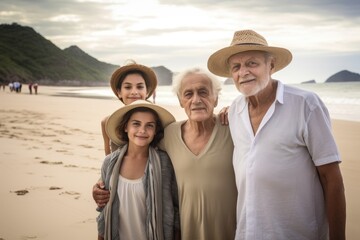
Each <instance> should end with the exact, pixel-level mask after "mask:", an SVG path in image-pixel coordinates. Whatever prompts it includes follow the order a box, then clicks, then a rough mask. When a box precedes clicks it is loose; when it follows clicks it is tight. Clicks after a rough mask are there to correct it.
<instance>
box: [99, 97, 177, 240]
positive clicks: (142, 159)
mask: <svg viewBox="0 0 360 240" xmlns="http://www.w3.org/2000/svg"><path fill="white" fill-rule="evenodd" d="M174 121H175V118H174V116H173V115H172V114H171V113H169V112H168V111H167V110H166V109H164V108H162V107H160V106H158V105H154V104H152V103H150V102H148V101H145V100H138V101H135V102H132V103H130V104H129V105H126V106H124V107H122V108H120V109H118V110H117V111H115V112H114V113H113V114H112V115H111V116H110V117H109V118H108V120H107V123H106V130H107V132H108V134H109V137H110V139H111V140H112V141H114V142H115V143H117V144H119V145H122V144H125V145H123V146H122V147H120V148H118V149H117V150H116V151H114V152H113V153H112V154H109V155H107V156H106V158H105V160H104V163H103V166H102V169H101V179H102V180H103V181H104V182H105V186H106V189H110V201H109V202H108V203H107V204H106V206H105V207H103V208H99V209H98V210H99V211H100V214H99V216H98V218H97V223H98V235H99V236H98V239H114V240H115V239H159V240H160V239H163V240H173V239H180V235H179V234H180V222H179V209H178V208H179V207H178V196H177V184H176V178H175V173H174V169H173V166H172V164H171V161H170V159H169V156H168V155H167V154H166V152H163V151H161V150H158V149H157V148H156V146H157V144H158V142H159V141H160V140H161V139H162V138H163V136H164V127H165V126H167V125H168V124H170V123H171V122H174Z"/></svg>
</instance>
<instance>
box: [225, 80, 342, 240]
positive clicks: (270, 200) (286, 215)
mask: <svg viewBox="0 0 360 240" xmlns="http://www.w3.org/2000/svg"><path fill="white" fill-rule="evenodd" d="M229 122H230V131H231V135H232V138H233V142H234V147H235V148H234V155H233V165H234V170H235V175H236V185H237V189H238V200H237V230H236V238H235V239H237V240H240V239H247V240H249V239H254V240H261V239H272V240H282V239H284V240H285V239H286V240H289V239H292V240H294V239H295V240H296V239H327V238H328V225H327V221H326V216H325V204H324V196H323V191H322V187H321V183H320V180H319V177H318V173H317V170H316V166H320V165H323V164H328V163H331V162H336V161H340V157H339V153H338V150H337V147H336V144H335V140H334V137H333V135H332V133H331V124H330V118H329V114H328V111H327V109H326V107H325V105H324V104H323V102H322V101H321V100H320V98H319V97H318V96H317V95H316V94H314V93H311V92H308V91H304V90H300V89H297V88H293V87H289V86H286V85H283V84H282V83H281V82H278V87H277V92H276V99H275V101H274V103H273V104H272V105H271V107H270V108H269V110H268V111H267V113H266V114H265V116H264V118H263V120H262V122H261V124H260V126H259V128H258V130H257V132H256V134H255V135H254V133H253V130H252V127H251V123H250V118H249V111H248V102H247V100H246V99H245V98H244V97H243V96H239V97H238V98H237V99H235V100H234V102H233V103H232V105H231V107H230V109H229Z"/></svg>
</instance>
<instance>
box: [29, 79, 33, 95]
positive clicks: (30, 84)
mask: <svg viewBox="0 0 360 240" xmlns="http://www.w3.org/2000/svg"><path fill="white" fill-rule="evenodd" d="M32 86H33V83H32V82H30V83H29V92H30V94H32Z"/></svg>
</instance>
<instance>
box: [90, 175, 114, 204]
mask: <svg viewBox="0 0 360 240" xmlns="http://www.w3.org/2000/svg"><path fill="white" fill-rule="evenodd" d="M92 195H93V198H94V200H95V202H96V204H97V205H98V207H99V208H102V207H105V205H106V203H107V202H108V201H109V199H110V191H109V190H105V184H104V182H103V181H102V180H101V179H99V181H98V182H97V183H96V184H95V185H94V186H93V189H92Z"/></svg>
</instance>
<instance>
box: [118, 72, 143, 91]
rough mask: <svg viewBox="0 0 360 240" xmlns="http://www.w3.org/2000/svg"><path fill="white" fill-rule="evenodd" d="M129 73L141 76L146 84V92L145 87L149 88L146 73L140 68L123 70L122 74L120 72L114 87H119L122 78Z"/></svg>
mask: <svg viewBox="0 0 360 240" xmlns="http://www.w3.org/2000/svg"><path fill="white" fill-rule="evenodd" d="M129 74H139V75H140V76H142V78H143V79H144V81H145V86H146V92H147V89H149V82H150V81H149V79H148V78H147V75H146V74H145V73H144V72H143V71H140V70H137V69H135V70H129V71H127V72H125V73H124V74H122V75H121V76H120V78H119V81H118V83H117V86H116V89H121V84H122V83H123V81H124V79H125V78H126V76H127V75H129Z"/></svg>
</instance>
